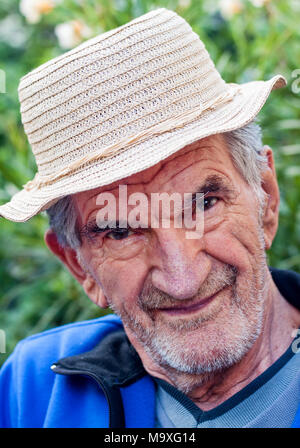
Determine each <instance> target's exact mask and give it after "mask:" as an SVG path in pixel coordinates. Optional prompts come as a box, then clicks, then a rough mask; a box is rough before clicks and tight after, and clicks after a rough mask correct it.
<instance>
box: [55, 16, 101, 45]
mask: <svg viewBox="0 0 300 448" xmlns="http://www.w3.org/2000/svg"><path fill="white" fill-rule="evenodd" d="M55 34H56V36H57V38H58V42H59V45H60V46H61V47H62V48H65V49H69V48H73V47H75V46H76V45H78V44H80V42H81V41H82V40H83V39H84V38H88V37H90V36H91V34H92V31H91V29H90V28H89V27H88V26H87V25H85V24H84V23H82V22H80V21H79V20H72V21H71V22H66V23H60V24H59V25H57V26H56V27H55Z"/></svg>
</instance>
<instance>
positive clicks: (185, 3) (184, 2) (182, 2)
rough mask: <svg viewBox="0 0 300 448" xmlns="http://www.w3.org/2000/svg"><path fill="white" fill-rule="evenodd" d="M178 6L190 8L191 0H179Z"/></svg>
mask: <svg viewBox="0 0 300 448" xmlns="http://www.w3.org/2000/svg"><path fill="white" fill-rule="evenodd" d="M178 6H179V7H180V8H188V7H189V6H191V0H178Z"/></svg>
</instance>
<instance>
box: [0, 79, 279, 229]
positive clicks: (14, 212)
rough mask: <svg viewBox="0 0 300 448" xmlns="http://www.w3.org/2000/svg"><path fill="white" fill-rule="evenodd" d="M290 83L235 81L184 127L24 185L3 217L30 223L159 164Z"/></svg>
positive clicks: (2, 209)
mask: <svg viewBox="0 0 300 448" xmlns="http://www.w3.org/2000/svg"><path fill="white" fill-rule="evenodd" d="M285 85H286V81H285V78H284V77H282V76H281V75H277V76H274V77H273V78H272V79H270V80H269V81H252V82H249V83H245V84H240V85H237V84H231V86H232V87H233V88H235V87H236V88H237V89H238V93H237V94H236V95H235V96H234V98H233V100H232V101H231V102H228V103H226V104H224V105H222V106H220V107H218V108H216V109H213V110H209V111H206V112H204V113H203V114H202V115H200V116H199V118H197V119H195V120H193V121H192V122H191V123H189V124H186V125H185V126H183V127H181V128H180V129H175V130H174V129H172V128H171V129H170V131H167V132H164V133H163V134H161V135H156V136H153V137H150V138H149V139H148V140H147V141H144V142H143V143H137V144H135V145H133V146H131V147H129V148H128V149H127V150H124V151H122V152H120V153H118V154H117V155H115V156H112V157H110V158H107V159H105V160H101V161H95V162H93V163H90V164H86V165H84V166H82V167H80V168H79V169H78V170H76V171H75V172H73V173H72V174H69V175H68V176H65V177H62V178H60V179H58V180H57V181H55V182H53V183H51V184H49V185H45V186H42V187H40V188H39V189H36V190H32V191H28V190H26V189H23V190H21V191H19V192H18V193H16V194H15V195H14V196H13V197H12V198H11V200H10V201H9V202H7V203H6V204H4V205H2V206H0V216H2V217H4V218H6V219H8V220H11V221H15V222H25V221H27V220H29V219H30V218H32V217H33V216H35V215H37V214H38V213H39V212H41V211H43V210H46V209H47V208H49V207H50V206H51V205H53V204H55V203H56V202H57V201H58V200H59V199H61V198H62V197H64V196H66V195H71V194H75V193H79V192H82V191H87V190H92V189H94V188H98V187H102V186H105V185H109V184H111V183H113V182H116V181H119V180H121V179H124V178H125V177H128V176H130V175H132V174H135V173H138V172H140V171H143V170H145V169H147V168H150V167H152V166H154V165H156V164H157V163H158V162H160V161H161V160H164V159H166V158H167V157H169V156H171V155H172V154H174V153H176V152H177V151H179V150H180V149H182V148H184V147H185V146H187V145H189V144H191V143H193V142H195V141H197V140H199V139H202V138H205V137H208V136H210V135H214V134H219V133H223V132H229V131H233V130H234V129H238V128H240V127H242V126H245V125H246V124H247V123H250V122H251V121H252V120H253V119H254V118H255V117H256V115H257V114H258V113H259V111H260V110H261V108H262V107H263V105H264V104H265V102H266V100H267V98H268V96H269V94H270V93H271V91H272V90H274V89H278V88H280V87H284V86H285Z"/></svg>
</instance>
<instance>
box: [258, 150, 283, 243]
mask: <svg viewBox="0 0 300 448" xmlns="http://www.w3.org/2000/svg"><path fill="white" fill-rule="evenodd" d="M263 154H264V155H265V156H266V157H267V160H268V167H267V168H266V169H265V171H264V172H263V173H262V188H263V190H264V191H265V193H266V202H265V205H264V213H263V217H262V221H263V228H264V238H265V248H266V249H270V247H271V245H272V242H273V239H274V238H275V235H276V232H277V227H278V214H279V202H280V194H279V188H278V183H277V177H276V171H275V163H274V156H273V151H272V149H271V148H270V147H269V146H265V147H264V152H263Z"/></svg>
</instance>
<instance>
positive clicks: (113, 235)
mask: <svg viewBox="0 0 300 448" xmlns="http://www.w3.org/2000/svg"><path fill="white" fill-rule="evenodd" d="M133 233H134V232H133V231H132V230H130V229H116V230H111V231H110V232H108V233H107V234H106V235H105V236H106V237H107V238H110V239H111V240H124V239H125V238H127V237H129V236H130V235H133Z"/></svg>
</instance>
